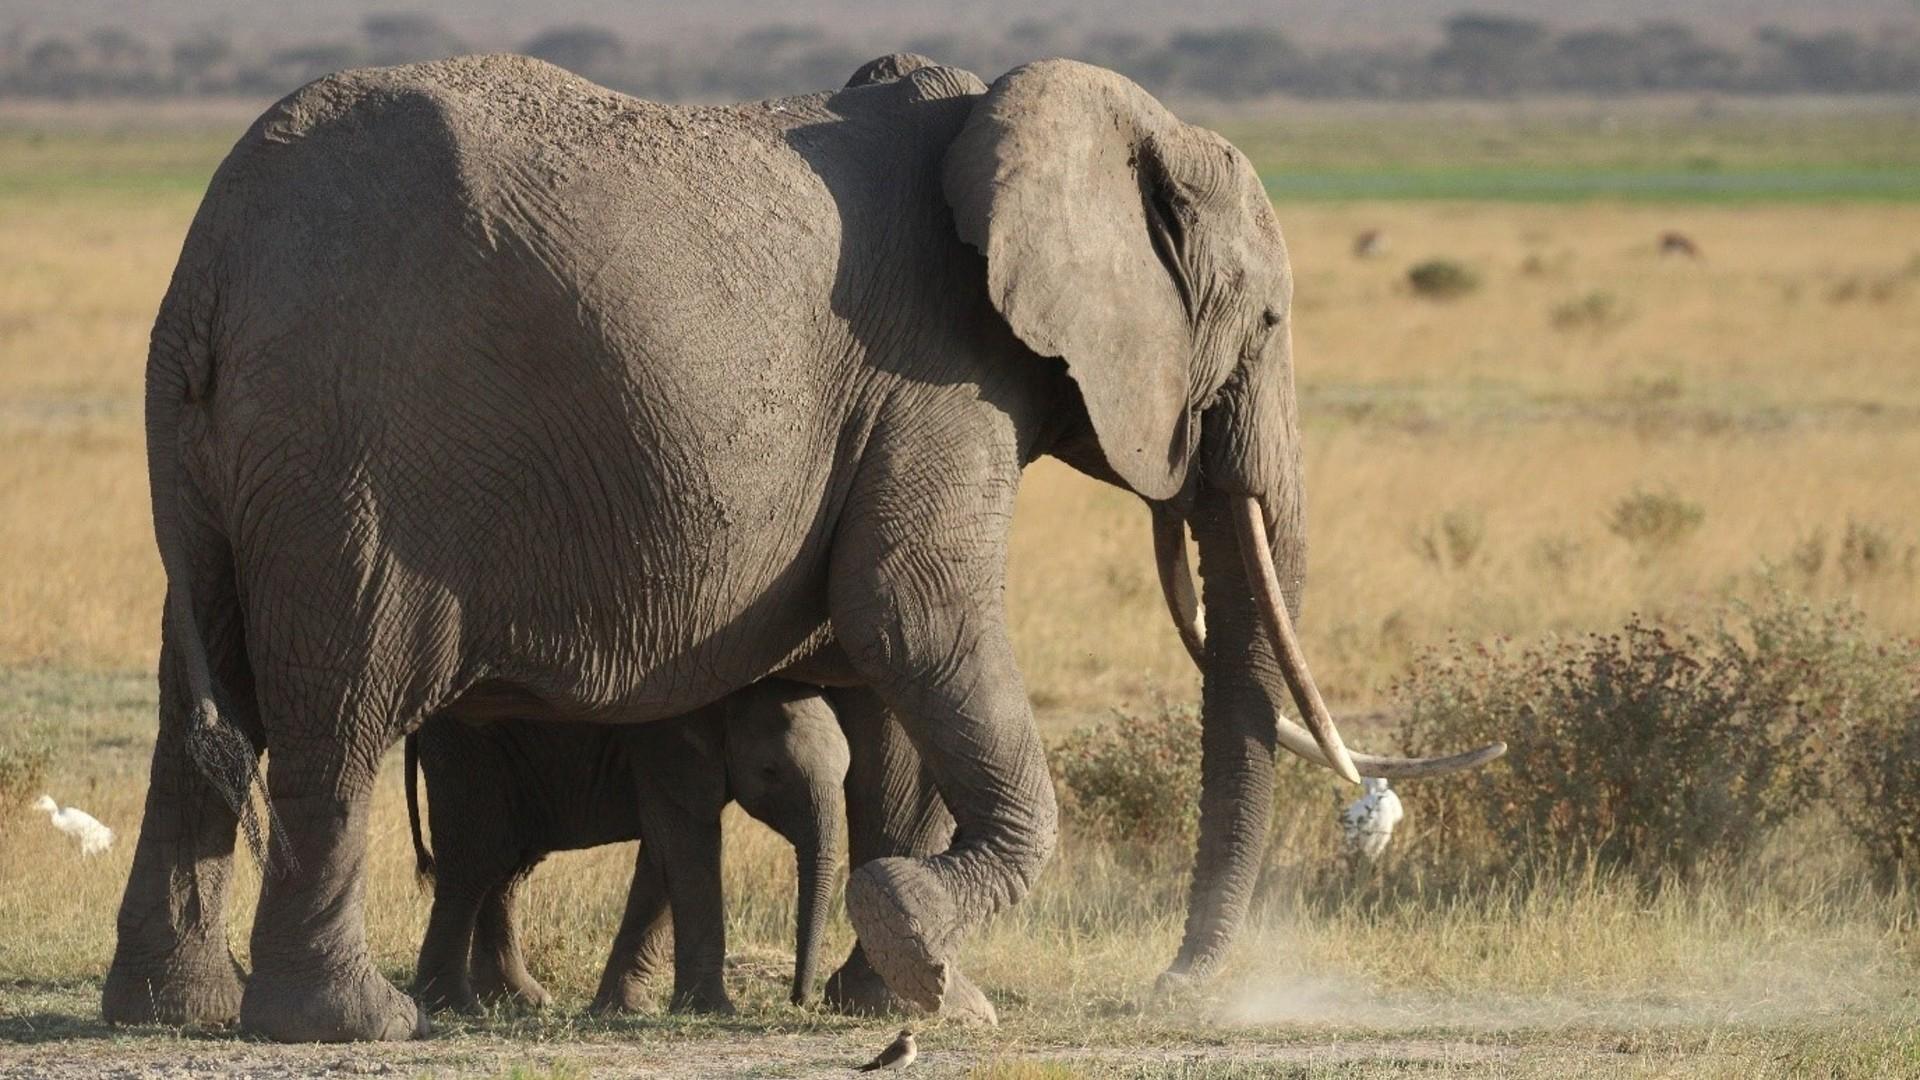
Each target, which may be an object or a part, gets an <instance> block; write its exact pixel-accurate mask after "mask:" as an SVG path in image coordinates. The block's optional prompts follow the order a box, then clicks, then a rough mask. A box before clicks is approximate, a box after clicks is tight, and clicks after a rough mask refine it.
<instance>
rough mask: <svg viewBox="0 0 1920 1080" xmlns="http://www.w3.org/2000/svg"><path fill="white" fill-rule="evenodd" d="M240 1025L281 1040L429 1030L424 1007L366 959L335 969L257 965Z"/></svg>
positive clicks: (390, 1036) (397, 1036)
mask: <svg viewBox="0 0 1920 1080" xmlns="http://www.w3.org/2000/svg"><path fill="white" fill-rule="evenodd" d="M240 1027H241V1029H242V1030H245V1031H247V1032H250V1033H252V1034H255V1035H264V1036H266V1037H267V1038H269V1039H276V1040H278V1041H280V1042H377V1041H397V1040H401V1039H421V1038H425V1037H426V1035H427V1032H428V1031H429V1030H430V1028H429V1025H428V1024H427V1014H426V1012H425V1011H424V1010H423V1009H421V1008H420V1006H419V1005H417V1004H415V1003H414V1000H413V999H412V998H410V997H408V996H407V995H405V994H403V993H401V992H400V991H399V990H398V989H397V988H395V987H394V985H393V984H392V983H390V982H388V981H387V980H386V979H384V978H382V977H381V976H380V973H379V972H377V971H375V970H374V969H373V965H372V964H370V963H368V962H367V961H365V960H361V961H360V962H358V963H356V964H353V965H351V966H349V967H347V968H346V969H345V970H343V971H333V972H318V971H306V972H302V971H286V972H268V971H264V970H256V971H255V972H254V973H253V978H252V979H250V980H249V981H248V982H247V991H246V994H245V996H244V997H243V998H242V999H241V1002H240Z"/></svg>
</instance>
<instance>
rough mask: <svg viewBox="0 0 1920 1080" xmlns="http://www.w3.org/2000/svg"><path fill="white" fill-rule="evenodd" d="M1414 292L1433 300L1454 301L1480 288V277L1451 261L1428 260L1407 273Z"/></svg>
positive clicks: (1408, 281)
mask: <svg viewBox="0 0 1920 1080" xmlns="http://www.w3.org/2000/svg"><path fill="white" fill-rule="evenodd" d="M1407 284H1409V285H1411V286H1413V291H1414V292H1415V293H1416V294H1418V295H1420V296H1424V297H1427V298H1429V299H1432V300H1452V299H1455V298H1457V297H1461V296H1465V295H1467V294H1468V293H1470V292H1472V291H1474V290H1475V289H1477V288H1479V287H1480V275H1479V274H1476V273H1474V272H1473V270H1472V269H1470V268H1468V267H1467V266H1465V265H1463V264H1461V263H1457V262H1454V261H1453V260H1451V259H1428V260H1427V261H1426V262H1423V263H1420V264H1419V265H1417V266H1415V267H1413V268H1412V269H1411V270H1408V271H1407Z"/></svg>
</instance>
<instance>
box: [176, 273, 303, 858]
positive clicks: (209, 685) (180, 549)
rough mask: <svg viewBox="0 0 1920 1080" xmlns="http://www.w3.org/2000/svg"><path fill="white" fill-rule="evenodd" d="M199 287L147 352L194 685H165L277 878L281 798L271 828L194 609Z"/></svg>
mask: <svg viewBox="0 0 1920 1080" xmlns="http://www.w3.org/2000/svg"><path fill="white" fill-rule="evenodd" d="M194 291H195V290H194V288H193V284H192V283H190V282H189V281H188V280H187V279H186V276H185V275H180V274H176V276H175V280H174V283H173V287H172V288H170V289H169V290H168V294H167V297H166V300H165V301H164V302H163V303H162V304H161V309H160V317H159V320H158V321H157V322H156V324H155V326H154V331H153V338H152V342H151V344H150V346H149V348H148V353H147V402H146V405H147V417H146V419H147V479H148V484H149V486H150V489H151V493H152V497H153V531H154V539H155V540H156V541H157V542H158V545H159V548H160V562H161V565H162V567H163V568H164V570H165V572H166V578H167V599H166V608H165V613H164V619H165V633H166V637H167V641H168V644H169V645H170V646H171V647H172V648H173V649H174V650H175V652H176V655H177V656H178V658H179V671H180V672H181V674H182V676H183V678H184V682H185V685H184V686H162V687H161V692H162V693H174V694H184V695H185V697H186V700H185V701H184V702H182V704H183V705H184V706H185V709H184V712H185V715H186V718H187V722H186V734H185V744H186V746H185V749H186V754H187V757H188V759H189V760H191V761H192V762H193V764H194V767H195V768H197V769H198V770H199V771H200V773H201V775H202V776H204V777H205V778H206V780H207V783H208V785H209V786H211V787H212V788H213V789H214V791H216V792H218V793H219V795H220V797H221V799H222V800H223V801H224V802H225V803H226V804H227V806H228V808H229V809H231V810H232V811H233V814H234V816H235V817H236V818H238V819H239V822H240V827H241V830H242V832H243V833H244V834H245V835H246V839H247V847H248V849H249V850H250V851H252V853H253V858H254V862H256V863H257V864H259V865H260V867H261V870H262V872H263V873H264V874H267V875H269V876H271V875H278V874H290V873H292V872H293V871H294V870H295V869H296V865H295V860H294V857H293V851H292V849H291V847H290V846H289V845H288V843H287V840H286V833H285V831H284V830H283V829H281V828H279V827H278V822H277V821H275V820H274V812H273V802H272V800H271V799H265V800H263V801H264V802H265V804H266V807H267V814H266V816H267V821H266V823H265V824H264V825H263V824H262V822H261V820H260V815H259V813H257V812H256V811H255V809H254V805H253V799H252V795H253V788H254V785H255V784H261V787H262V788H263V791H262V794H263V795H264V794H265V791H264V787H265V785H264V783H263V782H262V781H261V776H260V754H259V751H258V750H257V749H255V747H254V745H253V743H252V741H251V740H250V739H249V738H248V737H247V735H246V734H245V733H244V732H242V731H241V730H240V729H239V727H238V726H236V725H235V724H234V723H233V721H232V719H231V714H230V713H229V712H228V711H227V710H225V709H223V708H222V707H221V705H220V703H219V694H220V690H221V686H220V684H219V682H218V680H216V679H215V678H214V676H213V671H212V666H211V665H210V664H209V662H208V660H207V642H206V637H205V635H204V633H203V630H202V627H201V624H200V619H199V614H200V613H199V612H196V610H195V608H194V596H193V591H194V580H195V579H194V575H193V573H192V560H191V558H190V552H189V549H190V546H191V541H190V539H189V535H188V534H189V531H190V530H191V529H193V528H195V527H196V526H195V524H194V523H195V522H196V521H197V520H200V519H203V518H204V517H205V514H204V510H203V509H202V511H201V512H200V513H199V514H196V513H195V507H194V505H193V504H192V501H191V498H190V497H191V496H193V495H194V494H196V492H195V491H194V489H193V487H192V485H193V478H192V477H191V475H190V474H189V471H188V469H187V467H186V462H185V461H184V460H183V458H184V456H185V455H184V452H183V447H182V440H181V435H180V428H181V420H182V418H183V417H184V416H185V414H186V412H187V410H188V409H189V408H193V407H195V405H196V403H198V402H202V401H204V400H206V398H207V397H208V396H210V395H211V393H212V383H213V357H212V350H211V346H210V344H209V342H210V340H211V338H212V333H211V326H210V324H211V322H212V316H211V311H210V309H211V304H208V303H195V302H193V301H192V300H191V299H190V298H189V297H190V294H191V293H193V292H194Z"/></svg>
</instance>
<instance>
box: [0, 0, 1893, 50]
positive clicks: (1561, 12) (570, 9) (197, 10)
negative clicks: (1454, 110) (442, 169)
mask: <svg viewBox="0 0 1920 1080" xmlns="http://www.w3.org/2000/svg"><path fill="white" fill-rule="evenodd" d="M1343 8H1347V9H1346V10H1342V9H1343ZM875 9H878V10H875ZM1465 12H1483V13H1488V14H1500V15H1510V16H1516V17H1521V18H1527V19H1533V20H1537V21H1539V22H1542V23H1544V24H1546V25H1547V26H1549V27H1551V28H1554V29H1575V28H1580V27H1586V26H1594V25H1601V24H1607V25H1623V24H1632V23H1636V22H1642V21H1672V22H1681V23H1685V24H1687V25H1690V26H1692V27H1694V28H1696V29H1698V30H1699V31H1700V32H1701V33H1702V34H1703V35H1706V36H1707V37H1709V38H1714V39H1736V38H1744V37H1746V36H1747V35H1749V34H1751V33H1752V32H1753V31H1754V30H1756V29H1758V28H1760V27H1763V26H1767V25H1780V26H1784V27H1788V28H1791V29H1796V30H1801V31H1809V30H1821V29H1852V30H1856V31H1862V30H1875V29H1881V28H1887V27H1903V28H1915V29H1920V0H1827V2H1825V3H1822V4H1820V5H1818V6H1817V8H1816V7H1814V6H1812V5H1808V4H1806V3H1804V2H1796V0H1699V2H1696V3H1693V4H1688V5H1685V6H1684V7H1681V6H1677V5H1674V4H1673V3H1671V2H1670V0H1608V2H1606V3H1603V4H1598V5H1595V4H1590V3H1580V2H1578V0H1369V2H1368V3H1367V4H1366V5H1365V10H1364V11H1357V10H1352V9H1351V8H1348V6H1347V5H1329V4H1326V3H1321V2H1315V0H1191V2H1189V3H1187V4H1184V5H1181V6H1180V7H1179V8H1178V9H1170V8H1168V7H1166V6H1164V5H1158V4H1148V3H1146V2H1145V0H977V2H975V3H972V4H970V5H969V10H968V13H967V16H966V17H965V18H964V19H961V18H956V17H955V16H954V15H953V13H952V11H951V8H950V6H949V5H947V4H945V3H936V2H934V0H903V2H901V3H897V4H885V5H880V4H873V3H863V2H861V0H795V2H792V3H783V4H773V3H767V2H765V0H710V2H706V3H701V4H698V5H684V6H678V5H647V6H644V7H642V6H639V5H631V4H623V3H620V2H618V0H551V2H550V3H547V4H542V5H539V6H537V7H534V6H528V5H521V4H517V3H514V2H513V0H473V2H470V3H462V2H459V0H414V2H407V0H400V2H395V3H382V2H377V0H309V2H303V3H298V4H295V3H290V2H268V3H249V2H247V0H150V2H147V3H143V4H142V5H141V6H140V9H139V11H138V12H137V13H134V14H132V15H129V14H128V13H126V12H124V11H116V10H112V9H111V8H108V7H107V6H105V5H101V4H93V3H85V2H81V3H72V2H56V0H0V50H4V49H5V48H7V47H8V43H9V39H12V40H14V41H20V40H26V41H31V40H33V39H35V38H37V37H41V36H46V35H55V34H76V33H86V32H88V31H91V30H95V29H100V28H103V27H117V28H121V29H126V30H129V31H132V32H134V33H137V34H152V35H158V36H161V37H177V36H180V35H183V34H189V33H196V32H208V31H218V32H221V33H225V34H228V35H231V36H234V37H236V38H238V39H241V41H243V42H259V43H262V44H274V43H281V42H287V41H292V40H305V39H312V38H315V37H324V36H327V35H330V34H331V35H344V34H349V33H351V32H352V31H353V30H354V28H356V27H358V26H359V24H360V22H361V20H362V19H364V18H366V17H367V16H370V15H386V14H423V15H431V16H433V17H435V18H438V19H439V20H441V21H442V22H443V23H445V24H446V25H447V26H448V27H449V28H450V29H452V30H454V31H456V32H458V33H459V34H460V35H461V36H462V37H463V38H465V39H466V40H467V41H468V42H469V43H470V44H471V45H472V46H473V48H475V49H476V50H480V51H498V50H510V49H512V48H513V47H514V46H515V45H517V44H518V43H520V42H522V41H524V40H525V39H526V38H527V37H528V36H529V35H531V34H533V33H536V32H538V31H540V30H542V29H546V28H550V27H554V26H561V25H567V24H589V25H595V26H601V27H605V28H607V29H609V30H612V31H614V32H616V33H619V34H621V35H623V36H629V37H638V38H641V39H642V40H652V41H656V42H657V41H658V40H659V39H661V38H667V37H688V38H692V39H695V40H703V39H710V38H721V37H730V36H733V35H737V34H739V33H740V32H741V31H743V30H748V29H753V28H756V27H774V26H783V25H784V26H796V27H805V28H812V27H821V28H823V29H827V30H829V31H831V32H832V33H834V34H835V35H837V36H839V37H842V38H847V39H853V40H859V41H861V42H863V43H869V44H872V45H873V46H874V47H875V48H876V49H879V50H881V51H885V50H886V49H889V48H899V47H902V46H903V45H904V44H905V42H906V41H907V39H909V38H912V37H915V36H926V35H932V34H940V33H972V32H977V31H979V30H981V29H982V28H983V27H986V26H993V27H1000V28H1004V27H1006V26H1009V25H1012V24H1014V23H1016V22H1019V21H1022V20H1029V21H1038V22H1044V23H1055V24H1059V25H1062V26H1063V27H1066V28H1075V29H1079V30H1081V31H1085V30H1087V29H1089V28H1090V27H1089V25H1088V24H1097V26H1098V27H1099V28H1101V29H1108V30H1114V31H1124V32H1134V33H1151V32H1155V31H1164V30H1167V29H1171V28H1173V27H1176V26H1178V27H1221V26H1232V25H1260V26H1264V27H1269V28H1273V29H1277V30H1280V31H1282V32H1284V33H1286V34H1287V35H1289V36H1290V37H1293V38H1295V39H1296V40H1299V41H1301V42H1303V43H1309V44H1317V45H1359V44H1368V45H1387V44H1430V43H1432V42H1433V41H1434V40H1437V38H1438V37H1439V34H1440V27H1441V24H1442V23H1443V22H1444V21H1445V20H1446V19H1447V18H1449V17H1451V16H1454V15H1458V14H1462V13H1465Z"/></svg>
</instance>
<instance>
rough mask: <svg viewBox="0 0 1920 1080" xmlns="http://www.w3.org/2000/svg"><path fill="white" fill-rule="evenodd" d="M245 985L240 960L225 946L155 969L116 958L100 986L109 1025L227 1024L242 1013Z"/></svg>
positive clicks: (102, 1009) (103, 1011)
mask: <svg viewBox="0 0 1920 1080" xmlns="http://www.w3.org/2000/svg"><path fill="white" fill-rule="evenodd" d="M244 990H245V983H244V982H242V981H241V978H240V965H238V964H236V963H234V960H233V957H232V956H230V955H228V953H227V951H226V949H224V948H221V949H219V950H218V951H217V952H212V953H210V954H209V955H208V956H207V957H206V958H205V959H203V960H201V961H199V962H196V963H192V964H186V965H182V964H180V963H179V961H178V960H177V959H176V960H175V962H174V963H173V964H170V965H168V966H166V967H164V968H162V969H160V970H156V971H151V972H148V971H139V970H136V969H135V965H132V964H126V963H120V962H116V963H115V964H114V965H113V967H112V968H111V969H109V970H108V971H107V983H106V986H105V987H104V988H103V989H102V990H101V991H100V1014H101V1016H102V1017H104V1018H105V1019H106V1021H107V1023H109V1024H172V1025H208V1026H218V1025H226V1024H231V1023H233V1022H234V1021H236V1020H238V1019H239V1018H240V996H241V994H242V992H243V991H244Z"/></svg>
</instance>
